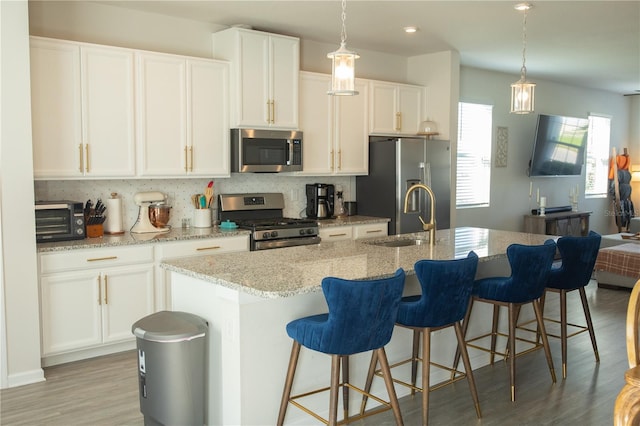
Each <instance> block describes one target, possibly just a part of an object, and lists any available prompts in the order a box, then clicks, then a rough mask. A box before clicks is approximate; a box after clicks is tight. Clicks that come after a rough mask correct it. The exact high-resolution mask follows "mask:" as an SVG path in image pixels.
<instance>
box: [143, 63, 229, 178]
mask: <svg viewBox="0 0 640 426" xmlns="http://www.w3.org/2000/svg"><path fill="white" fill-rule="evenodd" d="M137 56H138V58H137V61H138V62H137V69H138V76H137V82H138V103H137V104H138V111H137V113H138V123H139V124H138V157H139V162H140V164H139V169H140V175H141V176H145V177H147V176H160V177H162V176H193V177H195V176H207V177H209V176H210V177H225V176H229V161H230V160H229V125H228V123H229V116H228V105H227V102H228V98H229V97H228V80H229V77H228V74H229V71H228V63H226V62H222V61H214V60H208V59H196V58H185V57H183V56H176V55H168V54H162V53H151V52H140V53H138V55H137Z"/></svg>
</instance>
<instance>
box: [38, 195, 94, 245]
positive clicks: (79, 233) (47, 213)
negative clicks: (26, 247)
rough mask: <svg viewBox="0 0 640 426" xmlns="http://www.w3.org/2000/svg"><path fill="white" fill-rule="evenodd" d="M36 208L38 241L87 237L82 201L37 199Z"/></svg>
mask: <svg viewBox="0 0 640 426" xmlns="http://www.w3.org/2000/svg"><path fill="white" fill-rule="evenodd" d="M35 208H36V242H37V243H45V242H50V241H69V240H82V239H84V238H85V222H84V211H83V207H82V203H80V202H76V201H69V200H60V201H36V205H35Z"/></svg>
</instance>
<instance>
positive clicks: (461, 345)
mask: <svg viewBox="0 0 640 426" xmlns="http://www.w3.org/2000/svg"><path fill="white" fill-rule="evenodd" d="M453 328H454V329H455V331H456V338H457V339H458V350H459V351H460V354H461V355H462V363H463V364H464V371H465V373H466V374H467V381H468V382H469V390H470V391H471V398H472V399H473V403H474V405H475V407H476V416H478V418H481V417H482V412H481V411H480V399H479V398H478V389H477V388H476V381H475V379H474V378H473V370H472V369H471V361H470V360H469V352H468V351H467V344H466V342H465V341H464V335H463V333H462V327H460V323H455V324H454V325H453Z"/></svg>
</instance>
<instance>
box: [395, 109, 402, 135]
mask: <svg viewBox="0 0 640 426" xmlns="http://www.w3.org/2000/svg"><path fill="white" fill-rule="evenodd" d="M400 129H402V114H401V113H399V112H396V130H398V131H400Z"/></svg>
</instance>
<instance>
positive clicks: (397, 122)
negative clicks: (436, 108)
mask: <svg viewBox="0 0 640 426" xmlns="http://www.w3.org/2000/svg"><path fill="white" fill-rule="evenodd" d="M425 109H426V88H425V87H423V86H414V85H409V84H400V83H390V82H384V81H371V103H370V107H369V116H370V120H371V122H370V128H369V131H370V133H372V134H409V135H415V134H416V133H418V130H419V128H420V123H421V122H422V121H423V120H425V118H424V114H425Z"/></svg>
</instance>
